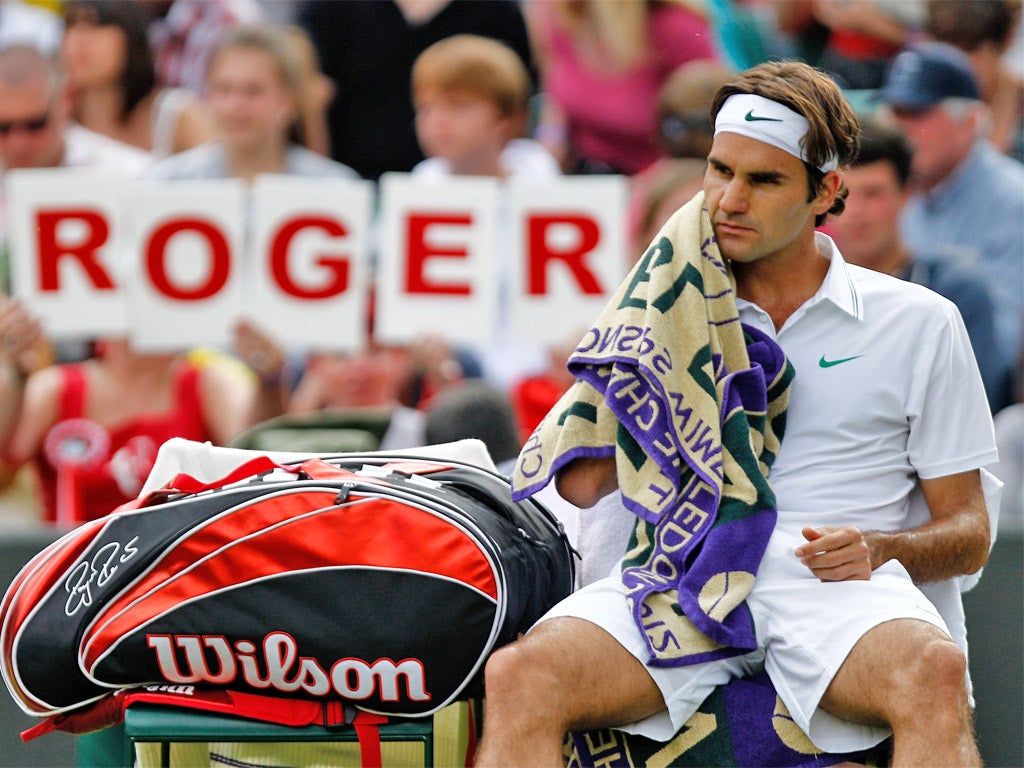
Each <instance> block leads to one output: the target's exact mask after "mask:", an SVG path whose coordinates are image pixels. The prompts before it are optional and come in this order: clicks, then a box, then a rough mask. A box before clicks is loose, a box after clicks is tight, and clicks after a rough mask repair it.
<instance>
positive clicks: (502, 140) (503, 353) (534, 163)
mask: <svg viewBox="0 0 1024 768" xmlns="http://www.w3.org/2000/svg"><path fill="white" fill-rule="evenodd" d="M411 91H412V98H413V104H414V107H415V111H416V135H417V138H418V139H419V142H420V146H421V147H422V149H423V152H424V154H425V155H427V159H426V160H424V161H422V162H421V163H419V164H418V165H416V167H415V168H413V171H412V173H413V176H415V177H418V178H419V179H420V180H421V181H423V182H428V183H433V182H439V181H443V180H444V179H446V178H448V177H450V176H453V175H462V176H492V177H497V178H509V177H520V178H523V177H531V178H551V177H554V176H557V175H559V173H560V171H559V169H558V165H557V163H556V162H555V160H554V158H553V157H552V156H551V155H550V154H549V153H548V152H547V150H546V149H544V147H543V146H542V145H541V144H540V143H539V142H536V141H534V140H532V139H527V138H524V134H525V133H526V124H527V117H528V103H529V93H530V79H529V75H528V74H527V70H526V66H525V65H524V64H523V61H522V59H520V58H519V56H518V55H517V54H516V53H515V52H514V51H513V50H512V49H511V48H509V47H508V46H506V45H504V44H503V43H500V42H498V41H497V40H493V39H490V38H486V37H480V36H477V35H454V36H452V37H449V38H446V39H444V40H441V41H440V42H437V43H435V44H434V45H432V46H430V47H429V48H427V49H426V50H425V51H423V53H421V54H420V55H419V56H418V57H417V59H416V61H415V63H414V64H413V68H412V88H411ZM498 217H499V218H498V229H499V233H498V239H497V241H496V243H495V250H494V253H495V269H496V270H497V279H498V285H499V291H500V292H501V293H500V298H499V302H500V305H499V321H498V325H499V327H498V329H497V332H496V334H495V337H494V339H493V341H492V343H490V344H488V345H487V346H486V348H480V349H476V348H474V349H473V350H471V351H472V352H473V354H474V356H476V357H477V358H478V359H479V361H480V364H481V367H482V370H483V376H484V378H485V379H487V380H489V381H490V382H491V383H492V384H494V385H495V386H497V387H498V388H499V389H502V390H505V391H507V390H508V388H509V386H510V385H511V384H512V383H513V382H514V381H516V380H518V379H519V378H520V377H522V376H523V375H526V374H527V373H531V372H533V371H534V370H537V369H541V368H543V367H544V366H545V354H544V349H543V348H542V347H541V345H530V344H521V343H515V344H513V343H510V342H509V341H508V339H507V338H506V334H505V326H506V324H507V311H506V307H507V303H508V294H507V291H508V286H509V270H510V269H511V264H510V263H509V258H510V256H509V254H508V251H507V248H508V243H509V242H510V240H511V237H510V234H511V233H510V232H509V228H510V224H509V223H508V216H507V207H506V206H505V205H503V204H502V205H501V209H500V210H499V212H498Z"/></svg>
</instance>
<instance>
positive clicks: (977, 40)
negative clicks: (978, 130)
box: [924, 0, 1024, 160]
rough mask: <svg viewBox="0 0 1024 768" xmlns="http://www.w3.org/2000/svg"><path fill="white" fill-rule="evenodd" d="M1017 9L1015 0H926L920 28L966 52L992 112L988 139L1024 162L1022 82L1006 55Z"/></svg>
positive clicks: (1017, 12) (1017, 18) (1023, 83)
mask: <svg viewBox="0 0 1024 768" xmlns="http://www.w3.org/2000/svg"><path fill="white" fill-rule="evenodd" d="M1020 8H1021V4H1020V2H1019V0H1017V2H1011V0H929V2H928V17H927V20H926V21H925V25H924V31H925V33H926V34H928V35H929V36H930V37H932V38H934V39H935V40H939V41H941V42H943V43H949V44H950V45H955V46H956V47H957V48H959V49H960V50H961V51H963V52H964V53H966V54H967V56H968V58H969V59H970V61H971V69H973V70H974V76H975V77H976V78H977V80H978V86H979V87H980V89H981V98H982V99H983V100H984V101H985V103H986V104H988V106H989V109H990V110H991V112H992V130H991V132H990V134H989V140H990V141H991V142H992V143H993V144H995V145H996V147H997V148H998V149H999V150H1000V151H1001V152H1005V153H1006V154H1008V155H1010V156H1011V157H1014V158H1016V159H1017V160H1024V82H1022V80H1021V75H1020V73H1019V72H1015V71H1014V69H1013V67H1012V66H1011V64H1010V61H1009V60H1008V59H1007V58H1006V54H1007V51H1008V50H1009V48H1010V44H1011V43H1012V42H1013V32H1014V28H1015V27H1016V25H1018V24H1020Z"/></svg>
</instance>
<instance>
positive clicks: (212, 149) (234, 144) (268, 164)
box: [149, 24, 358, 421]
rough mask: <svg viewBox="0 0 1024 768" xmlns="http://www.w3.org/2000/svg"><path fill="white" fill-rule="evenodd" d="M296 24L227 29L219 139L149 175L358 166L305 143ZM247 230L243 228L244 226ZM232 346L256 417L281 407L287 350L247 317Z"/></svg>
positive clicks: (221, 56) (311, 171) (245, 174)
mask: <svg viewBox="0 0 1024 768" xmlns="http://www.w3.org/2000/svg"><path fill="white" fill-rule="evenodd" d="M295 34H297V30H292V29H291V28H286V27H279V26H275V25H270V24H265V25H258V26H246V27H238V28H236V29H233V30H231V31H230V32H228V33H227V34H226V35H225V37H224V38H223V39H222V40H221V41H220V43H219V44H218V45H217V47H216V48H215V49H214V50H213V52H212V53H211V56H210V61H209V67H208V69H207V79H206V103H207V105H208V107H209V109H210V113H211V114H212V116H213V118H214V122H215V124H216V126H217V129H218V132H219V138H218V139H217V140H216V141H211V142H208V143H206V144H203V145H201V146H198V147H195V148H193V149H190V150H188V151H186V152H181V153H179V154H176V155H171V156H170V157H168V158H166V159H164V160H163V161H161V162H159V163H157V165H156V166H154V168H153V169H152V172H151V173H150V174H149V177H150V178H153V179H163V180H171V181H174V180H188V179H230V178H237V179H242V180H243V181H245V182H246V183H248V184H251V183H252V181H253V180H254V179H255V177H256V176H258V175H259V174H261V173H286V174H293V175H299V176H316V177H332V178H358V176H357V174H356V173H355V171H353V170H352V169H351V168H348V167H346V166H344V165H341V164H340V163H336V162H334V161H333V160H331V159H330V158H327V157H324V156H323V155H320V154H318V153H316V152H314V151H313V150H311V149H309V148H308V147H306V146H305V141H306V133H305V127H306V125H307V124H306V123H305V122H304V121H303V119H302V118H303V110H304V108H305V106H306V105H305V102H304V97H305V95H306V91H305V90H304V86H305V84H306V82H307V80H306V78H305V77H304V73H303V69H302V66H303V63H302V60H301V58H300V57H299V54H298V53H297V50H296V42H295ZM247 230H248V227H247ZM235 350H236V352H238V354H239V355H240V356H241V357H242V359H243V361H244V362H245V363H246V364H247V365H248V366H249V367H250V368H251V369H252V370H253V372H254V373H255V374H256V376H257V379H258V380H259V382H260V384H261V394H260V399H259V405H258V406H257V412H258V420H260V421H262V420H265V419H269V418H271V417H273V416H276V415H278V414H280V413H282V412H283V410H284V408H285V407H286V406H285V401H286V399H287V396H288V393H287V391H286V390H287V387H286V382H285V381H284V380H283V379H282V376H281V374H282V372H283V367H284V363H285V362H286V358H287V356H288V350H282V349H281V348H280V346H279V345H278V343H277V342H276V341H275V340H274V339H273V338H271V336H270V335H269V334H267V332H266V331H265V330H264V329H262V328H260V327H259V325H258V323H256V322H255V321H253V320H252V319H243V320H242V321H241V322H240V323H239V324H238V326H237V328H236V338H235Z"/></svg>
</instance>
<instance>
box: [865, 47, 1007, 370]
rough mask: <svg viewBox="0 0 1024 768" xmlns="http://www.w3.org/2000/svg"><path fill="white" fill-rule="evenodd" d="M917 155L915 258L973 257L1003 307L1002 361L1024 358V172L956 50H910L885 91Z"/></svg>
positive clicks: (905, 221)
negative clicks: (1004, 148) (960, 253)
mask: <svg viewBox="0 0 1024 768" xmlns="http://www.w3.org/2000/svg"><path fill="white" fill-rule="evenodd" d="M882 98H883V100H884V102H885V104H886V105H887V106H888V108H889V109H890V110H891V111H892V113H893V115H894V116H895V117H896V119H897V121H898V122H899V124H900V126H901V128H902V129H903V131H904V133H905V134H906V136H907V138H908V140H909V141H910V144H911V147H912V149H913V152H914V156H913V163H912V167H911V182H912V184H913V188H914V194H912V195H911V197H910V200H909V201H908V203H907V206H906V207H905V208H904V210H903V215H902V218H901V222H900V224H901V231H902V234H903V237H904V239H905V240H906V242H907V244H908V246H909V247H910V248H911V250H914V251H918V252H921V253H925V252H929V251H931V252H934V251H935V250H936V249H937V248H939V249H941V248H942V247H943V246H950V247H955V248H957V249H959V250H963V249H969V250H971V251H973V253H974V255H975V257H976V259H977V261H978V263H979V264H980V265H981V267H982V269H983V271H984V272H985V274H986V277H987V278H988V280H989V284H990V286H991V290H992V295H993V299H994V300H995V302H996V334H997V340H998V343H999V353H1000V355H1001V356H1002V357H1003V359H1005V360H1017V359H1018V356H1019V354H1020V350H1021V343H1022V339H1021V322H1022V314H1024V165H1022V164H1021V163H1019V162H1017V161H1016V160H1014V159H1013V158H1010V157H1008V156H1006V155H1004V154H1002V153H1000V152H999V151H998V150H997V149H996V148H995V147H993V146H992V145H991V144H990V143H989V142H988V141H987V140H986V139H985V134H986V131H987V126H988V119H989V117H988V111H987V107H986V105H985V104H984V102H982V101H981V93H980V90H979V88H978V84H977V81H976V79H975V77H974V74H973V73H972V71H971V67H970V62H969V60H968V59H967V57H966V55H965V54H963V53H962V52H961V51H960V50H958V49H957V48H955V47H953V46H951V45H948V44H946V43H939V42H924V43H919V44H917V45H914V46H911V47H909V48H907V49H906V50H904V51H903V52H901V53H900V54H899V55H898V56H897V57H896V59H895V60H894V62H893V66H892V68H891V70H890V71H889V74H888V76H887V77H886V81H885V85H884V87H883V88H882Z"/></svg>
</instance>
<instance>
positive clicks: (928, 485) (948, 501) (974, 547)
mask: <svg viewBox="0 0 1024 768" xmlns="http://www.w3.org/2000/svg"><path fill="white" fill-rule="evenodd" d="M921 489H922V490H923V491H924V498H925V501H927V502H928V508H929V509H930V510H931V513H932V519H931V520H930V521H929V522H928V523H925V524H924V525H922V526H920V527H918V528H911V529H909V530H905V531H896V532H892V533H886V532H883V531H868V532H867V533H866V534H865V536H866V537H867V541H868V547H869V548H870V550H871V559H872V564H873V567H877V566H879V565H881V564H882V563H884V562H886V561H887V560H899V561H900V562H901V563H903V565H904V567H905V568H906V569H907V570H908V571H909V572H910V576H911V578H913V579H914V581H916V582H918V583H920V582H926V581H938V580H939V579H948V578H950V577H951V576H960V575H963V574H967V573H976V572H977V571H978V570H979V569H980V568H981V567H982V566H983V565H985V562H986V561H987V560H988V550H989V535H990V534H989V521H988V511H987V509H986V507H985V496H984V494H983V493H982V490H981V473H980V472H979V471H978V470H974V471H973V472H962V473H960V474H957V475H947V476H946V477H938V478H934V479H932V480H921Z"/></svg>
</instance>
